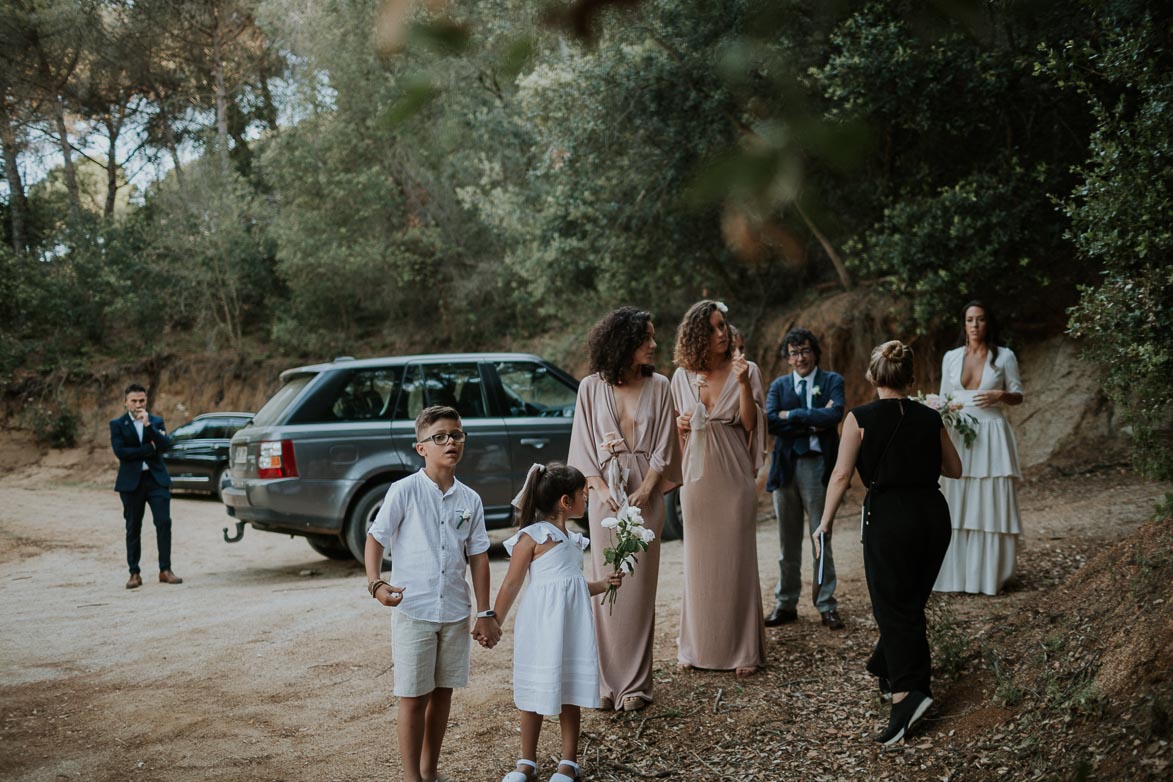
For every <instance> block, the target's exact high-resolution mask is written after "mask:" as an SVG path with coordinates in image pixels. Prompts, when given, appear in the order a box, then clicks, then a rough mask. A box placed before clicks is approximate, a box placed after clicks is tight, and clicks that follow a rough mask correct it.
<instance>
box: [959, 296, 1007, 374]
mask: <svg viewBox="0 0 1173 782" xmlns="http://www.w3.org/2000/svg"><path fill="white" fill-rule="evenodd" d="M970 307H981V308H982V311H983V312H984V313H986V339H985V343H986V350H988V351H989V353H990V366H994V359H996V358H998V318H997V316H996V315H994V311H993V310H992V309H990V308H989V307H988V306H986V304H985V303H984V302H982V301H981V300H979V299H974V300H973V301H967V302H966V303H965V306H964V307H962V308H961V345H960V347H965V346H966V345H968V344H969V338H968V337H967V336H966V334H965V316H966V313H968V312H969V308H970Z"/></svg>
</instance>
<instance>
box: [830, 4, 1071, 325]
mask: <svg viewBox="0 0 1173 782" xmlns="http://www.w3.org/2000/svg"><path fill="white" fill-rule="evenodd" d="M912 9H913V6H912V5H911V4H907V3H902V2H873V3H869V4H868V5H867V6H865V7H864V8H863V9H862V10H860V11H858V12H856V13H854V14H852V15H851V16H850V17H848V18H847V19H846V20H844V22H843V23H842V24H840V25H839V26H838V27H837V28H836V29H835V30H834V32H833V33H832V35H831V37H830V42H829V43H830V47H829V48H830V56H829V57H828V58H827V60H826V62H825V64H823V65H821V66H819V67H816V68H812V69H811V70H810V79H811V80H812V84H813V85H814V86H815V87H816V88H818V89H819V90H821V92H822V94H823V96H824V99H825V100H826V101H827V104H828V115H829V116H830V117H831V118H832V119H833V120H835V121H839V120H842V119H848V118H850V119H854V120H857V121H863V122H865V123H866V124H867V125H868V126H869V127H870V128H871V130H872V133H873V136H874V139H875V151H874V153H873V154H872V155H870V156H869V157H868V158H867V159H866V161H865V163H864V166H863V169H862V170H861V171H855V172H853V175H852V177H851V180H850V181H849V182H841V183H840V182H836V183H835V184H836V188H835V189H834V190H833V191H829V200H831V201H832V203H833V204H834V205H835V206H836V207H837V208H838V209H840V210H841V211H842V212H843V213H844V214H846V215H849V216H850V219H853V222H854V225H851V226H848V228H849V233H848V235H847V236H846V237H845V239H846V241H845V249H846V252H847V255H848V259H849V264H850V265H851V267H852V268H853V269H854V270H856V271H857V272H859V273H860V274H862V275H864V276H865V277H873V278H877V277H878V278H886V279H887V280H888V281H889V282H890V283H891V284H892V287H893V288H894V289H895V290H896V291H897V292H898V293H900V294H901V295H904V296H907V297H908V298H909V299H910V300H911V301H912V304H913V306H912V310H911V316H912V321H913V323H914V324H915V326H917V327H918V329H919V330H928V329H931V328H932V325H933V324H934V323H935V322H936V321H937V320H938V319H947V321H948V323H949V324H950V327H951V326H952V323H953V322H954V319H955V317H956V313H955V310H956V308H957V307H958V306H959V305H960V304H961V303H962V302H963V301H965V300H966V299H969V298H973V297H975V296H980V297H981V298H983V299H987V300H990V301H993V302H997V306H998V308H999V310H1000V312H1002V313H1003V314H1004V315H1006V316H1009V317H1007V318H1006V320H1008V321H1010V322H1011V323H1012V322H1013V320H1014V318H1015V316H1023V315H1028V316H1037V315H1039V314H1043V316H1044V317H1045V307H1046V306H1049V305H1050V301H1048V302H1047V304H1046V305H1043V306H1040V304H1039V302H1040V298H1039V296H1038V293H1039V291H1040V290H1043V289H1046V288H1047V287H1049V286H1054V285H1058V286H1060V288H1059V292H1060V293H1059V295H1060V296H1061V297H1062V296H1063V295H1064V294H1063V293H1062V291H1064V290H1068V289H1070V286H1071V282H1072V280H1079V279H1082V278H1083V277H1085V276H1086V272H1085V271H1083V270H1082V269H1081V268H1080V267H1078V266H1075V265H1073V264H1072V263H1071V259H1070V255H1071V251H1070V248H1069V247H1068V246H1065V244H1064V242H1063V241H1062V234H1063V230H1064V220H1063V218H1062V215H1060V214H1059V213H1058V212H1056V210H1055V209H1054V206H1053V203H1052V200H1051V194H1052V193H1055V192H1061V191H1063V190H1065V189H1067V188H1069V187H1070V186H1071V184H1072V181H1073V179H1072V177H1071V175H1070V173H1068V169H1069V167H1070V165H1071V163H1072V162H1074V160H1076V159H1077V157H1076V156H1077V155H1078V154H1080V153H1081V151H1082V145H1081V143H1080V141H1081V137H1082V136H1083V134H1084V133H1085V131H1084V130H1082V129H1083V128H1085V127H1086V126H1087V125H1088V119H1087V116H1086V115H1087V112H1086V111H1084V110H1083V109H1082V108H1081V107H1079V106H1078V104H1076V103H1075V102H1074V101H1070V100H1067V101H1063V100H1061V98H1062V94H1061V92H1060V91H1059V89H1058V88H1057V86H1056V85H1055V84H1054V83H1052V82H1051V81H1050V80H1049V79H1046V78H1042V77H1040V76H1038V75H1036V73H1035V67H1034V51H1033V49H1032V48H1031V47H1030V46H1029V45H1027V42H1029V41H1031V40H1035V41H1038V40H1051V39H1055V38H1059V37H1061V36H1068V35H1078V34H1079V32H1080V31H1079V29H1078V25H1079V22H1078V20H1068V21H1064V20H1062V19H1058V18H1056V17H1054V16H1052V17H1050V18H1048V17H1047V16H1046V14H1040V13H1039V12H1040V11H1042V10H1044V9H1046V10H1053V9H1048V8H1047V6H1045V5H1044V6H1041V7H1040V8H1034V7H1032V8H1031V9H1030V11H1029V12H1026V11H1025V10H1024V9H1019V8H1017V7H1016V6H1014V5H1012V4H989V6H988V11H989V20H988V21H983V20H974V19H970V18H967V17H965V16H964V15H959V16H955V17H949V16H934V15H930V14H928V13H922V14H917V13H914V12H913V10H912ZM1040 20H1046V22H1047V24H1046V25H1044V26H1042V28H1041V29H1038V28H1037V27H1036V25H1037V23H1038V22H1039V21H1040ZM1040 310H1042V313H1040Z"/></svg>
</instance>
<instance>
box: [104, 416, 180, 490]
mask: <svg viewBox="0 0 1173 782" xmlns="http://www.w3.org/2000/svg"><path fill="white" fill-rule="evenodd" d="M148 420H149V421H150V423H149V424H148V425H147V426H144V427H143V439H142V440H141V441H140V440H139V439H138V432H136V431H135V429H134V420H133V419H132V418H131V417H130V413H126V414H124V415H120V416H118V417H117V418H115V419H114V420H113V421H111V422H110V446H111V447H112V448H113V449H114V455H115V456H117V457H118V478H117V479H115V481H114V491H134V490H135V489H137V488H138V484H139V481H141V480H142V478H143V462H146V463H147V469H148V470H150V472H151V477H152V478H154V479H155V483H157V484H159V485H160V486H170V485H171V476H170V475H168V474H167V467H166V465H164V464H163V452H164V451H166V450H167V449H168V448H170V447H171V438H170V437H168V436H167V429H166V428H165V427H164V426H163V419H162V418H160V417H159V416H157V415H148Z"/></svg>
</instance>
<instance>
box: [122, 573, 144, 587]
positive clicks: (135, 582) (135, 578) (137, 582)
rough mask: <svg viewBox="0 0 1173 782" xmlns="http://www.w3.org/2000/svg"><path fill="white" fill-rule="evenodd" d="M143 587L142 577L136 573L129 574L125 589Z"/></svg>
mask: <svg viewBox="0 0 1173 782" xmlns="http://www.w3.org/2000/svg"><path fill="white" fill-rule="evenodd" d="M142 585H143V577H142V576H140V575H139V574H138V573H131V574H130V580H129V581H127V582H126V588H127V589H138V588H139V587H141V586H142Z"/></svg>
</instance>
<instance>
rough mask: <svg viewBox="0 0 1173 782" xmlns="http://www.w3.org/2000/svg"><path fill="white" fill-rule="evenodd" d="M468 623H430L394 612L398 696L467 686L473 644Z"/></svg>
mask: <svg viewBox="0 0 1173 782" xmlns="http://www.w3.org/2000/svg"><path fill="white" fill-rule="evenodd" d="M468 622H469V620H468V619H461V620H459V621H457V622H427V621H424V620H422V619H413V618H412V617H410V616H408V615H407V614H405V613H403V612H402V611H398V610H397V611H395V612H394V614H393V616H392V617H391V659H392V661H393V662H394V663H395V667H394V680H395V688H394V693H395V695H397V696H398V697H400V698H418V697H419V696H421V695H427V694H428V693H429V692H431V691H432V690H434V689H436V688H437V687H467V686H468V657H469V647H470V646H471V644H472V637H471V636H470V635H469V627H468Z"/></svg>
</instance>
